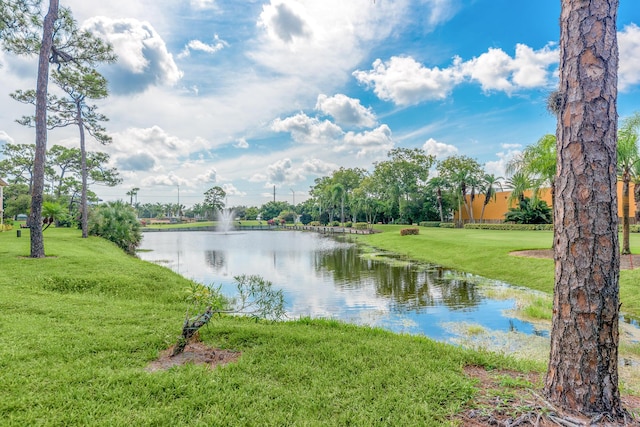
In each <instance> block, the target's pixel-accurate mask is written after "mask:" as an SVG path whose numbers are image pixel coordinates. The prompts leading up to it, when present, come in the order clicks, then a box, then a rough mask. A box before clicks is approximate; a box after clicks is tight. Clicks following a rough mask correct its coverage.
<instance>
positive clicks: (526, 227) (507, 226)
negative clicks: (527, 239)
mask: <svg viewBox="0 0 640 427" xmlns="http://www.w3.org/2000/svg"><path fill="white" fill-rule="evenodd" d="M464 228H466V229H476V230H522V231H540V230H543V231H553V224H511V223H504V224H465V225H464Z"/></svg>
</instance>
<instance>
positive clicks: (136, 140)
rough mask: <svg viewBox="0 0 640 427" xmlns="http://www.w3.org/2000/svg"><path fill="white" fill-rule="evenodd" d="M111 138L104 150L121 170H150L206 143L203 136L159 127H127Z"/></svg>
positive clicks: (200, 147)
mask: <svg viewBox="0 0 640 427" xmlns="http://www.w3.org/2000/svg"><path fill="white" fill-rule="evenodd" d="M112 137H113V143H112V144H109V145H108V146H107V147H106V149H107V151H108V152H109V153H110V154H112V156H113V158H114V161H115V162H116V163H117V164H118V165H119V167H123V169H124V170H153V169H155V168H158V167H160V166H161V165H162V164H163V163H166V162H167V161H174V160H176V159H178V158H180V157H186V156H188V155H189V153H191V152H193V151H198V150H201V149H206V148H207V146H208V142H207V141H206V140H205V139H203V138H194V139H193V140H189V139H182V138H179V137H177V136H175V135H171V134H169V133H167V132H166V131H165V130H164V129H162V128H161V127H159V126H152V127H150V128H129V129H126V130H124V131H122V132H116V133H113V134H112ZM141 147H142V149H141Z"/></svg>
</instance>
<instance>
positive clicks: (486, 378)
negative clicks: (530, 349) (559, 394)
mask: <svg viewBox="0 0 640 427" xmlns="http://www.w3.org/2000/svg"><path fill="white" fill-rule="evenodd" d="M464 369H465V373H466V374H467V375H468V376H470V377H472V378H475V379H477V380H478V389H479V392H478V395H477V397H476V400H475V401H474V402H473V404H472V405H471V407H470V408H468V409H465V410H464V411H463V412H461V413H460V414H458V415H457V416H456V417H455V420H456V421H459V422H460V424H461V425H462V426H465V427H480V426H502V427H515V426H538V427H550V426H554V427H555V426H563V427H579V426H611V427H614V426H616V427H617V426H640V419H639V418H638V414H640V397H637V396H622V398H621V399H622V404H623V407H624V408H625V409H626V410H627V411H628V416H627V419H626V420H622V421H621V420H616V421H613V420H610V419H607V417H596V418H587V417H583V416H576V415H572V414H566V413H563V412H562V411H561V410H559V409H558V408H556V407H554V406H553V405H552V404H551V403H549V402H547V401H546V400H545V399H544V397H543V392H542V383H543V376H542V374H539V373H535V372H533V373H521V372H514V371H508V370H495V371H487V370H485V369H484V368H482V367H479V366H466V367H465V368H464ZM505 378H509V379H510V380H509V384H516V386H513V385H512V386H508V385H506V381H505ZM518 384H521V386H517V385H518ZM528 384H530V386H528Z"/></svg>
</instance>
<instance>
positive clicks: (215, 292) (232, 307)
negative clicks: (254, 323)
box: [171, 274, 286, 356]
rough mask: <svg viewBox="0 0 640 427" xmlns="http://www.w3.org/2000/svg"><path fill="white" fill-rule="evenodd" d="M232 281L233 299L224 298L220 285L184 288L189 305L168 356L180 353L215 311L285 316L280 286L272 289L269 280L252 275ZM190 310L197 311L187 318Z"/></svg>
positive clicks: (197, 284) (256, 316)
mask: <svg viewBox="0 0 640 427" xmlns="http://www.w3.org/2000/svg"><path fill="white" fill-rule="evenodd" d="M234 280H235V281H236V283H237V285H238V296H237V297H236V298H234V299H227V298H226V297H225V296H224V295H222V293H221V292H220V287H217V288H214V287H212V286H206V285H203V284H200V283H193V284H192V286H191V287H190V288H189V289H187V298H186V300H187V303H188V305H189V306H188V308H187V313H186V315H185V319H184V323H183V324H182V333H181V335H180V337H179V338H178V342H177V343H176V345H175V346H174V347H173V352H172V353H171V355H172V356H177V355H178V354H180V353H182V352H183V351H184V349H185V347H186V346H187V344H188V343H189V341H190V340H191V339H192V338H194V337H195V336H196V334H197V333H198V331H199V330H200V328H202V327H203V326H205V325H207V324H208V323H209V321H210V320H211V318H212V317H213V316H214V315H215V314H223V313H230V314H244V315H248V316H251V317H253V318H255V319H256V320H258V319H269V320H280V319H283V318H284V317H285V315H286V313H285V310H284V294H283V293H282V290H281V289H278V290H274V289H273V284H272V283H271V282H269V281H268V280H265V279H263V278H262V277H260V276H256V275H250V276H247V275H244V274H243V275H241V276H235V277H234ZM190 311H191V312H192V313H200V314H196V315H195V316H193V317H189V312H190Z"/></svg>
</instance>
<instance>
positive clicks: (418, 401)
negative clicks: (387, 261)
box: [0, 229, 541, 426]
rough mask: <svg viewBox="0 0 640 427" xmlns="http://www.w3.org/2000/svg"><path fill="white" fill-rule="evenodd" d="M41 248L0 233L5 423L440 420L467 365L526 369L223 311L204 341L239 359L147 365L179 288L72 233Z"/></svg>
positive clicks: (384, 337) (50, 235) (175, 313)
mask: <svg viewBox="0 0 640 427" xmlns="http://www.w3.org/2000/svg"><path fill="white" fill-rule="evenodd" d="M389 237H391V234H389ZM45 247H46V252H47V255H48V257H47V258H46V259H30V258H26V257H25V256H26V255H27V254H28V253H29V238H28V232H24V231H23V234H22V237H21V238H16V234H15V232H6V233H0V257H1V259H2V262H1V263H0V292H1V295H2V297H0V369H1V371H2V375H0V390H2V396H3V397H2V399H0V424H2V425H16V426H17V425H92V426H100V425H103V426H122V425H136V426H137V425H211V426H222V425H224V426H234V425H256V426H257V425H260V426H269V425H274V426H275V425H278V426H279V425H305V426H314V425H318V426H320V425H322V426H331V425H336V426H338V425H339V426H342V425H390V424H391V425H433V426H440V425H447V424H448V423H449V421H448V418H447V417H449V416H450V415H451V414H453V413H456V412H457V411H459V410H460V408H461V407H462V406H463V405H465V404H467V403H469V402H471V401H472V400H473V398H474V396H475V395H476V393H477V392H478V390H477V389H476V385H475V383H474V382H473V380H471V379H469V378H468V377H467V376H465V375H464V373H463V370H462V368H463V366H465V365H469V364H473V365H482V366H490V367H508V366H512V365H517V366H516V367H520V368H522V367H524V366H523V364H522V362H514V361H511V360H509V359H505V358H501V357H498V356H495V355H488V354H484V353H477V352H471V351H466V350H462V349H460V348H455V347H452V346H449V345H445V344H440V343H436V342H433V341H430V340H427V339H424V338H421V337H412V336H406V335H396V334H392V333H389V332H385V331H382V330H378V329H370V328H362V327H355V326H350V325H344V324H341V323H338V322H333V321H319V320H318V321H315V320H309V319H300V320H296V321H291V322H284V323H278V324H273V323H264V322H253V321H249V320H246V319H241V318H222V319H216V320H215V321H214V322H213V323H212V325H211V326H210V327H208V328H206V329H205V330H204V331H203V332H202V339H203V341H204V342H206V343H207V344H210V345H212V346H214V347H221V348H230V349H234V350H238V351H241V352H242V356H241V357H240V359H239V361H238V362H237V363H234V364H229V365H226V366H222V367H218V368H216V369H215V370H209V369H208V368H205V367H202V366H193V365H186V366H181V367H175V368H172V369H171V370H168V371H160V372H155V373H149V372H147V371H146V370H145V367H146V366H147V365H148V363H149V362H150V361H152V360H153V359H155V358H156V357H157V355H158V353H159V352H160V351H161V350H163V349H165V348H167V347H168V346H169V345H170V344H172V343H173V342H175V339H176V337H177V335H178V334H179V331H180V328H181V324H182V319H183V316H184V310H185V308H186V305H185V303H184V302H183V298H184V296H185V291H184V290H185V288H186V287H188V285H189V282H188V281H187V280H186V279H184V278H182V277H181V276H179V275H177V274H175V273H173V272H171V271H169V270H168V269H165V268H163V267H160V266H157V265H153V264H150V263H146V262H143V261H141V260H139V259H136V258H132V257H128V256H126V255H124V254H123V253H122V252H120V251H119V250H118V249H117V248H116V247H115V246H113V245H111V244H110V243H108V242H106V241H103V240H101V239H98V238H89V239H81V238H80V233H79V232H78V231H77V230H68V229H49V230H47V231H46V232H45ZM528 367H531V366H528ZM537 368H541V367H540V366H539V365H538V366H537Z"/></svg>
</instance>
